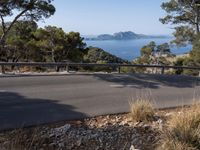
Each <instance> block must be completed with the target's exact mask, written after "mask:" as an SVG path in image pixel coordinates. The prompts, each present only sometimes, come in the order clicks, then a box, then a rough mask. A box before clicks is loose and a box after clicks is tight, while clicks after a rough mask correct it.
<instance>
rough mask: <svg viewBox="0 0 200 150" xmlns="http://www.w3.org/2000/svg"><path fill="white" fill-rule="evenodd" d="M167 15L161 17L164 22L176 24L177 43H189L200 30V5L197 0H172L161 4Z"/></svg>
mask: <svg viewBox="0 0 200 150" xmlns="http://www.w3.org/2000/svg"><path fill="white" fill-rule="evenodd" d="M161 7H162V9H164V10H165V11H166V13H167V15H166V16H165V17H164V18H161V19H160V21H161V22H162V23H163V24H173V25H175V26H176V27H175V32H174V36H175V38H176V39H175V41H174V42H175V43H176V44H179V45H180V44H187V43H188V42H192V41H193V37H194V36H195V34H198V33H199V32H200V30H199V27H200V5H199V4H198V1H195V0H170V1H167V2H164V3H163V4H162V5H161Z"/></svg>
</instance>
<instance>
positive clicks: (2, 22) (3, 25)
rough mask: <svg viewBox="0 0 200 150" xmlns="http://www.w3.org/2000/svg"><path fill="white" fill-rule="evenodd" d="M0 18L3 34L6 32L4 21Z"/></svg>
mask: <svg viewBox="0 0 200 150" xmlns="http://www.w3.org/2000/svg"><path fill="white" fill-rule="evenodd" d="M0 17H1V25H2V29H3V33H5V30H6V25H5V21H4V18H3V16H2V15H0Z"/></svg>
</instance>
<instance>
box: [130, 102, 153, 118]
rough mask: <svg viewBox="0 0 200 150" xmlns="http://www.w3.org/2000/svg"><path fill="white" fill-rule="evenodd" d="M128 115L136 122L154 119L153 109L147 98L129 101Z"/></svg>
mask: <svg viewBox="0 0 200 150" xmlns="http://www.w3.org/2000/svg"><path fill="white" fill-rule="evenodd" d="M130 107H131V113H130V116H131V118H132V120H133V121H136V122H149V121H153V120H154V116H155V110H154V108H153V104H152V103H151V102H150V101H149V100H144V99H138V100H136V101H132V102H131V103H130Z"/></svg>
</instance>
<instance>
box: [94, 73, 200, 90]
mask: <svg viewBox="0 0 200 150" xmlns="http://www.w3.org/2000/svg"><path fill="white" fill-rule="evenodd" d="M93 76H94V78H96V79H98V80H104V81H107V82H111V83H113V84H116V85H121V86H119V87H118V88H125V87H129V88H130V87H132V88H139V89H142V88H151V89H157V88H160V86H169V87H177V88H193V87H195V86H200V78H199V77H189V76H182V75H155V74H120V75H119V74H107V75H103V74H95V75H93ZM116 87H117V86H116Z"/></svg>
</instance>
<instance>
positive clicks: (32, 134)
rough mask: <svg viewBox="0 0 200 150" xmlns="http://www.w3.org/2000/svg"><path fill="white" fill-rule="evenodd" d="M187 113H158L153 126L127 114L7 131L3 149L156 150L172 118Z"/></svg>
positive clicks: (2, 135) (0, 135) (1, 140)
mask: <svg viewBox="0 0 200 150" xmlns="http://www.w3.org/2000/svg"><path fill="white" fill-rule="evenodd" d="M187 109H189V107H184V108H173V109H164V110H163V109H162V110H157V111H156V116H155V121H153V122H151V123H144V122H133V121H132V120H131V118H130V115H129V114H127V113H126V114H116V115H106V116H98V117H94V118H89V119H84V120H76V121H67V122H60V123H55V124H47V125H42V126H38V127H31V128H25V129H18V130H12V131H4V132H1V133H0V149H1V150H11V149H12V150H15V149H16V150H18V149H31V150H38V149H40V150H57V149H59V150H68V149H69V150H70V149H73V150H94V149H95V150H102V149H104V150H112V149H113V150H115V149H116V150H136V149H140V150H149V149H151V150H153V149H155V148H156V146H157V144H158V141H159V138H160V134H161V132H162V130H163V128H165V127H166V122H167V120H168V119H169V118H170V116H172V115H174V114H180V113H183V112H184V111H187Z"/></svg>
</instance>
